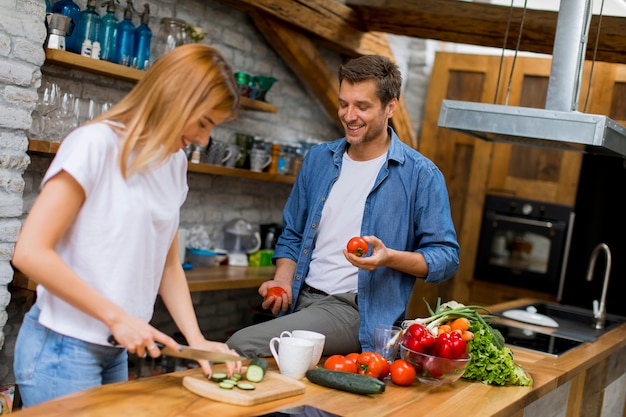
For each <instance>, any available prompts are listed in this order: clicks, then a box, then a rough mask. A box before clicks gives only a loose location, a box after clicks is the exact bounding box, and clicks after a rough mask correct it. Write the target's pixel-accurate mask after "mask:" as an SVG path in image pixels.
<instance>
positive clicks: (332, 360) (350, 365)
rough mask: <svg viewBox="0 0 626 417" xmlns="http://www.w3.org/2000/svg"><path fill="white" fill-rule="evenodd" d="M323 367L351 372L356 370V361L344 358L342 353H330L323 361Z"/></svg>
mask: <svg viewBox="0 0 626 417" xmlns="http://www.w3.org/2000/svg"><path fill="white" fill-rule="evenodd" d="M324 369H329V370H331V371H341V372H351V373H353V374H355V373H356V371H357V365H356V362H355V361H353V360H352V359H349V358H346V357H345V356H343V355H332V356H329V357H328V359H326V362H324Z"/></svg>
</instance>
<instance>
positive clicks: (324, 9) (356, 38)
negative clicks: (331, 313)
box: [221, 0, 387, 57]
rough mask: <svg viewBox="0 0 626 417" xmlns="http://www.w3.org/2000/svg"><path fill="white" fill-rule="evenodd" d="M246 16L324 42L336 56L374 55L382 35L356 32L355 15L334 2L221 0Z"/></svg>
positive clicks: (347, 8) (356, 18) (384, 37)
mask: <svg viewBox="0 0 626 417" xmlns="http://www.w3.org/2000/svg"><path fill="white" fill-rule="evenodd" d="M221 2H222V3H224V4H228V5H230V6H232V7H235V8H236V9H239V10H243V11H245V12H248V13H250V12H261V13H263V14H265V15H267V16H271V17H272V18H274V19H276V20H279V21H282V22H286V23H289V24H290V25H292V26H294V27H296V28H297V29H299V30H301V31H304V32H305V33H309V34H312V35H315V36H316V37H318V38H320V39H322V40H324V41H326V43H328V44H329V45H331V46H332V49H334V50H336V51H337V52H339V53H341V54H344V55H348V56H351V57H356V56H360V55H371V54H377V53H379V51H380V50H381V48H383V49H384V47H385V45H386V44H387V38H386V35H385V34H381V33H374V32H365V31H362V30H360V29H359V25H360V21H359V19H358V16H357V13H356V12H355V11H354V10H352V9H351V8H350V7H347V6H345V5H343V4H342V3H340V2H338V1H335V0H221Z"/></svg>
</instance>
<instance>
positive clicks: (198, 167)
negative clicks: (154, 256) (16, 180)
mask: <svg viewBox="0 0 626 417" xmlns="http://www.w3.org/2000/svg"><path fill="white" fill-rule="evenodd" d="M60 145H61V144H60V143H58V142H49V141H47V140H39V139H29V140H28V151H29V152H34V153H39V154H44V155H54V154H56V153H57V151H58V149H59V146H60ZM188 171H189V172H195V173H198V174H212V175H222V176H226V177H236V178H248V179H252V180H260V181H270V182H279V183H283V184H293V183H294V181H295V180H296V177H294V176H293V175H282V174H268V173H266V172H254V171H250V170H249V169H241V168H229V167H224V166H219V165H210V164H192V163H189V165H188Z"/></svg>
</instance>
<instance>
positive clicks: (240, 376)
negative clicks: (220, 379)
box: [230, 374, 243, 381]
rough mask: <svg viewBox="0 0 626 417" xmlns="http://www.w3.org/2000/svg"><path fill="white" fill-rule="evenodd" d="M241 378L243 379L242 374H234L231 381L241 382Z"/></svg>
mask: <svg viewBox="0 0 626 417" xmlns="http://www.w3.org/2000/svg"><path fill="white" fill-rule="evenodd" d="M241 378H243V375H241V374H233V376H231V377H230V379H234V380H235V381H239V380H240V379H241Z"/></svg>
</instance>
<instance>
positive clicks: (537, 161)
mask: <svg viewBox="0 0 626 417" xmlns="http://www.w3.org/2000/svg"><path fill="white" fill-rule="evenodd" d="M513 59H514V58H513V57H508V60H509V61H512V60H513ZM551 62H552V60H551V59H549V58H529V57H518V58H517V59H516V60H515V62H514V63H513V62H511V65H514V70H513V75H512V76H511V77H508V75H507V77H508V78H510V92H508V88H506V87H507V85H508V84H509V81H508V80H507V85H505V90H507V94H506V97H505V98H504V100H505V101H503V102H502V103H500V104H507V105H510V106H521V107H532V108H541V109H543V108H545V103H546V95H547V91H548V81H549V76H550V66H551ZM585 85H586V83H585ZM581 163H582V153H579V152H573V151H559V150H553V149H547V148H539V147H530V146H522V145H510V144H502V143H497V144H496V145H495V146H494V151H493V158H492V163H491V169H490V172H489V182H488V186H487V188H488V189H487V192H493V193H505V194H507V195H511V196H516V197H520V198H527V199H531V200H538V201H546V202H553V203H559V204H565V205H573V204H574V203H575V201H576V189H577V186H578V174H579V172H580V166H581Z"/></svg>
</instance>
